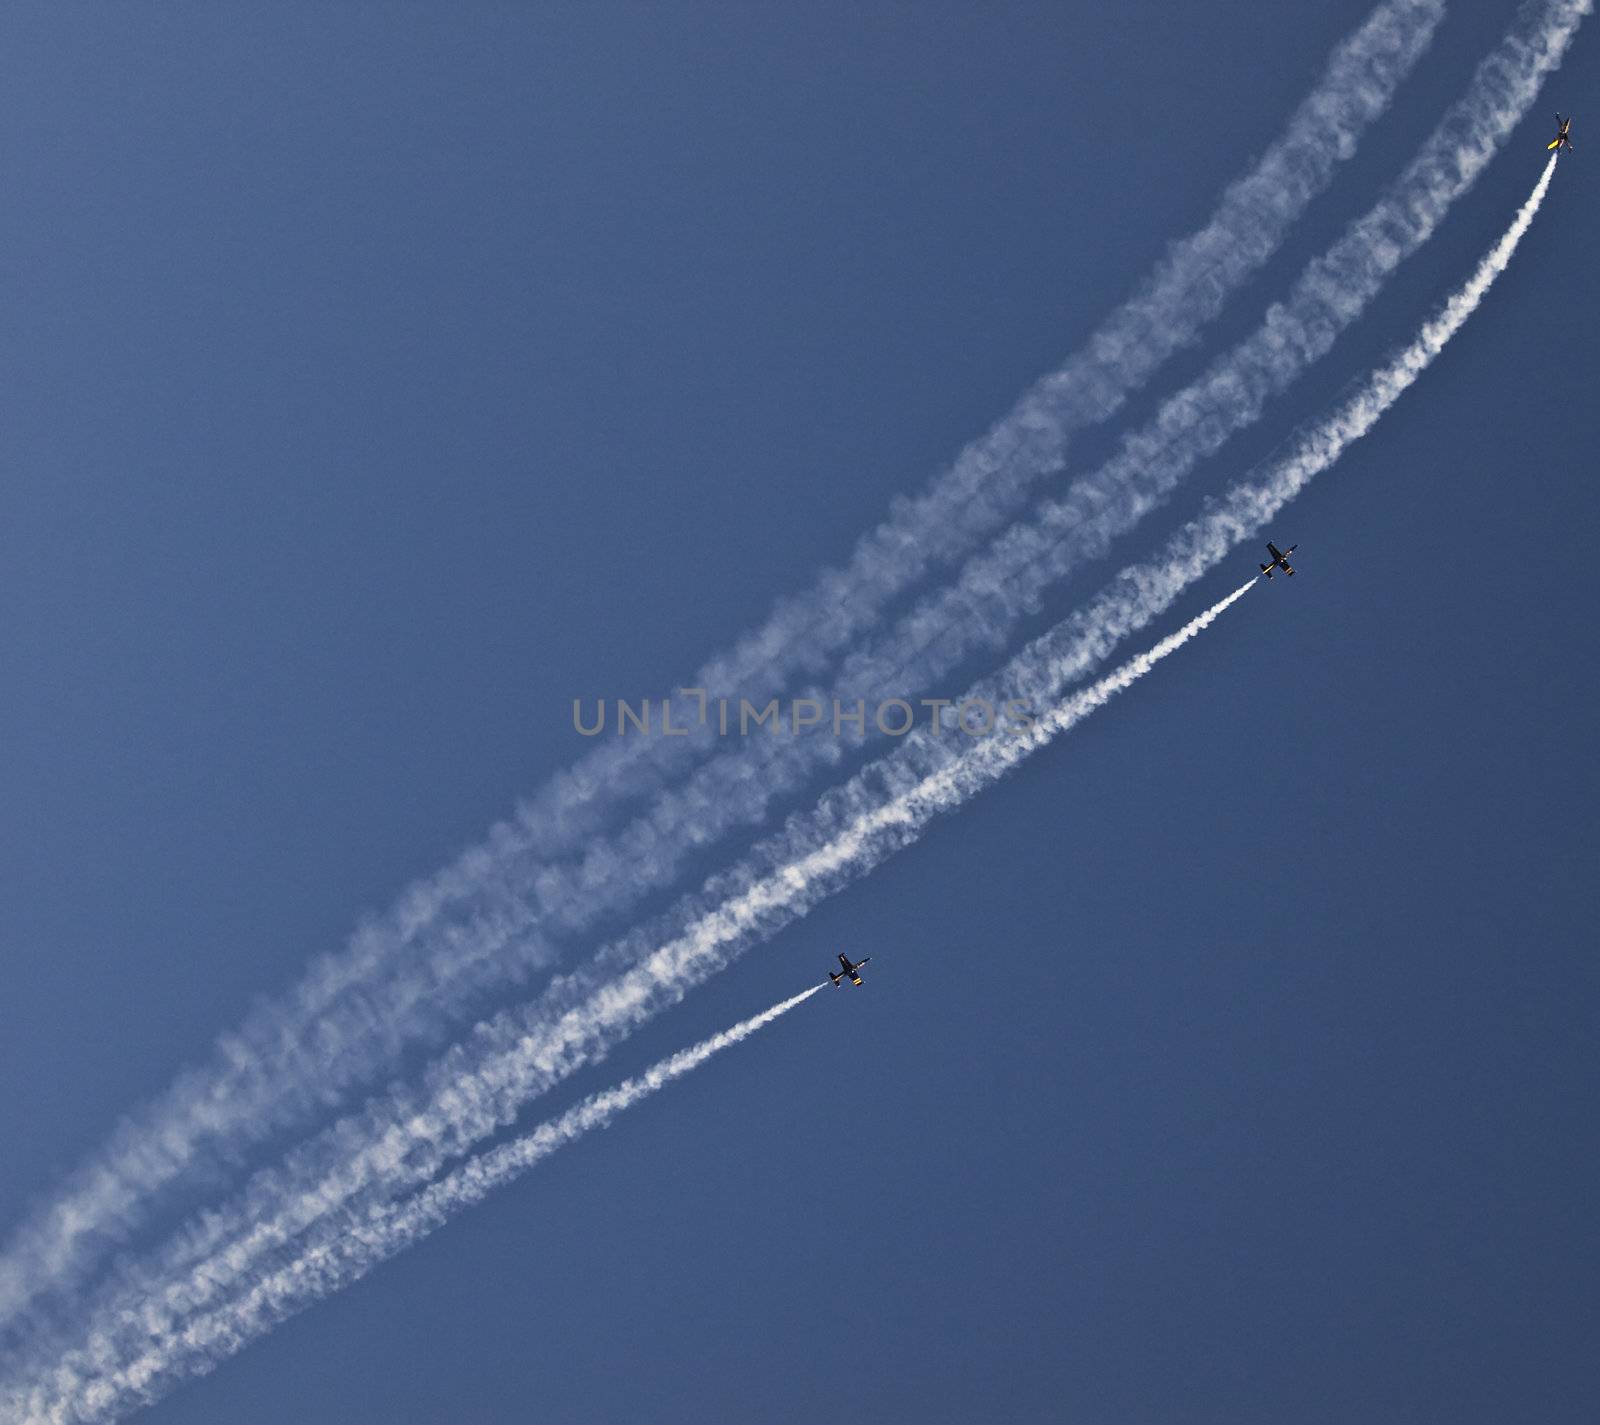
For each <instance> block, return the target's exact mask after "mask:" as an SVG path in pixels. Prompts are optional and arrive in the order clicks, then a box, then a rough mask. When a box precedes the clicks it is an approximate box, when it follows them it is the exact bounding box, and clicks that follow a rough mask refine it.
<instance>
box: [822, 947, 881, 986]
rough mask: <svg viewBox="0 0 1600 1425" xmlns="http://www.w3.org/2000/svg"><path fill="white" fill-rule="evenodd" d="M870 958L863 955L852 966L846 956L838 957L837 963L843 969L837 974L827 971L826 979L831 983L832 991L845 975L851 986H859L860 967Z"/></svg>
mask: <svg viewBox="0 0 1600 1425" xmlns="http://www.w3.org/2000/svg"><path fill="white" fill-rule="evenodd" d="M871 958H872V956H870V955H864V956H862V958H861V959H859V960H857V961H856V962H855V964H853V965H852V964H851V963H850V961H849V959H848V958H847V957H846V956H844V955H841V956H840V957H839V963H840V964H841V965H843V966H844V969H842V970H839V971H837V972H835V971H833V970H829V971H828V978H829V979H830V980H832V981H833V987H834V989H838V988H839V983H840V981H841V980H843V979H844V978H845V976H846V975H848V976H849V977H850V983H851V984H852V985H859V984H860V983H861V973H860V972H861V967H862V966H863V965H865V964H866V963H867V961H868V960H870V959H871Z"/></svg>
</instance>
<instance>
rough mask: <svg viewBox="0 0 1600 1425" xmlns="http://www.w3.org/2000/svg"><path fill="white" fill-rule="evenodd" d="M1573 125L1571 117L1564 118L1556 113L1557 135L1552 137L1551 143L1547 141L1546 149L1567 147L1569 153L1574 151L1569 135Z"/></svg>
mask: <svg viewBox="0 0 1600 1425" xmlns="http://www.w3.org/2000/svg"><path fill="white" fill-rule="evenodd" d="M1571 127H1572V120H1571V119H1563V118H1562V117H1561V115H1560V114H1557V115H1556V136H1555V137H1554V138H1553V139H1551V140H1550V142H1549V143H1547V144H1546V145H1545V148H1546V149H1552V148H1564V149H1566V151H1567V152H1568V153H1571V152H1572V140H1571V139H1569V138H1568V137H1567V130H1568V129H1570V128H1571Z"/></svg>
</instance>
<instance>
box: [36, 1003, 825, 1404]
mask: <svg viewBox="0 0 1600 1425" xmlns="http://www.w3.org/2000/svg"><path fill="white" fill-rule="evenodd" d="M826 988H827V981H823V982H822V983H821V984H818V985H813V986H812V987H811V988H810V989H808V990H802V991H801V992H800V993H799V994H797V995H791V996H790V997H789V998H788V999H786V1000H783V1001H781V1002H780V1003H778V1004H775V1005H773V1006H772V1007H771V1008H770V1009H765V1010H763V1011H762V1012H761V1013H760V1014H757V1015H752V1016H751V1017H750V1018H749V1019H746V1020H742V1021H741V1022H740V1023H738V1024H735V1025H733V1026H732V1027H731V1028H729V1029H724V1030H722V1031H721V1033H719V1034H713V1035H712V1036H711V1037H710V1038H709V1039H703V1040H701V1041H700V1043H698V1044H696V1045H694V1046H693V1047H691V1048H688V1049H683V1050H680V1051H679V1052H678V1053H676V1054H673V1055H671V1056H670V1057H668V1058H665V1059H662V1060H661V1061H659V1062H658V1063H656V1064H653V1065H652V1066H651V1067H650V1068H648V1069H646V1070H645V1071H644V1072H643V1073H642V1074H638V1075H635V1076H634V1077H633V1078H630V1079H624V1080H623V1081H622V1082H621V1083H620V1084H617V1085H616V1086H615V1087H613V1088H609V1089H605V1090H604V1091H602V1092H600V1093H595V1094H590V1095H589V1097H587V1098H585V1099H583V1100H582V1101H581V1102H580V1103H578V1104H576V1105H574V1106H573V1107H572V1108H570V1109H568V1110H567V1111H566V1112H565V1113H563V1114H561V1115H560V1116H558V1117H556V1118H553V1119H551V1120H550V1121H549V1122H547V1123H542V1124H540V1125H539V1127H537V1128H535V1129H534V1130H533V1131H532V1132H531V1133H526V1134H524V1135H522V1136H521V1137H520V1138H516V1139H514V1140H512V1141H511V1142H509V1143H504V1144H502V1145H501V1146H499V1147H498V1148H492V1149H490V1150H489V1151H488V1152H485V1153H480V1154H478V1156H476V1157H475V1158H471V1159H469V1160H468V1161H467V1162H465V1163H463V1164H461V1165H460V1166H459V1167H457V1168H455V1169H454V1170H452V1171H451V1172H450V1173H448V1174H447V1175H446V1176H445V1177H443V1178H441V1179H439V1180H438V1181H437V1182H433V1183H430V1184H429V1185H428V1186H427V1187H425V1188H422V1189H421V1190H420V1191H418V1192H416V1193H414V1194H412V1196H411V1197H409V1198H407V1199H405V1200H404V1201H402V1202H398V1203H377V1204H374V1205H373V1207H372V1208H371V1210H370V1211H368V1212H367V1213H366V1215H365V1216H364V1217H363V1218H362V1219H360V1220H359V1221H351V1222H349V1223H346V1224H345V1226H344V1227H343V1230H342V1231H341V1232H340V1234H339V1236H338V1238H337V1239H336V1240H334V1241H332V1242H330V1243H329V1244H327V1245H326V1246H325V1247H322V1248H319V1249H318V1250H317V1251H315V1252H310V1253H305V1254H302V1255H301V1256H299V1257H297V1258H295V1259H294V1260H293V1261H291V1262H288V1263H286V1264H285V1265H284V1266H283V1267H281V1268H280V1269H278V1270H277V1271H274V1272H272V1273H270V1274H269V1275H267V1276H265V1277H263V1278H262V1279H261V1280H260V1281H258V1282H256V1283H255V1284H254V1285H253V1286H252V1287H251V1289H250V1291H249V1292H248V1294H247V1295H246V1296H244V1297H243V1298H241V1299H240V1300H238V1301H234V1302H230V1303H229V1304H228V1305H227V1307H226V1309H225V1310H222V1311H216V1312H212V1313H209V1314H207V1315H206V1316H204V1317H202V1318H200V1319H198V1320H196V1321H192V1322H189V1323H188V1324H187V1325H185V1327H184V1329H183V1333H182V1339H181V1342H165V1341H164V1342H162V1343H160V1344H159V1345H158V1346H156V1347H153V1348H152V1349H151V1350H150V1351H148V1352H147V1353H146V1354H145V1355H144V1356H142V1357H140V1358H139V1359H138V1360H136V1361H132V1362H130V1363H129V1364H128V1365H127V1366H125V1367H123V1368H121V1369H119V1370H117V1371H116V1372H114V1373H113V1374H111V1375H110V1376H108V1377H106V1378H104V1379H101V1380H96V1381H95V1382H94V1383H93V1384H92V1385H91V1386H89V1387H88V1388H86V1389H85V1390H84V1392H83V1395H82V1401H81V1404H80V1403H77V1402H74V1403H73V1404H72V1405H71V1406H70V1407H68V1406H67V1405H66V1404H65V1403H64V1402H60V1401H57V1402H51V1403H46V1401H45V1400H44V1399H43V1397H42V1396H41V1397H38V1398H35V1399H34V1400H31V1401H28V1402H21V1401H13V1402H12V1407H13V1408H15V1409H16V1410H17V1411H19V1412H20V1413H19V1414H18V1416H17V1417H16V1418H17V1419H18V1420H19V1421H20V1422H23V1425H32V1422H46V1421H66V1420H80V1421H87V1420H103V1419H107V1418H111V1417H115V1416H117V1415H120V1414H123V1413H125V1412H126V1411H128V1410H132V1409H134V1408H136V1407H137V1406H139V1405H146V1404H149V1403H151V1402H152V1401H154V1400H155V1399H157V1398H158V1397H159V1396H161V1395H164V1394H165V1393H166V1392H167V1391H168V1390H170V1389H171V1388H172V1387H173V1386H174V1385H175V1384H176V1383H177V1382H178V1381H179V1380H181V1379H183V1378H184V1377H187V1376H194V1375H203V1374H205V1373H206V1372H208V1371H210V1370H212V1369H213V1368H215V1367H216V1366H218V1365H220V1364H221V1363H222V1361H224V1360H225V1359H227V1357H229V1356H232V1355H235V1354H237V1353H238V1352H239V1351H241V1350H242V1349H243V1348H244V1347H245V1346H247V1345H248V1344H249V1343H250V1342H251V1341H253V1340H255V1339H256V1338H257V1337H259V1336H263V1335H265V1334H266V1333H267V1332H268V1331H270V1330H271V1329H272V1328H273V1327H274V1326H276V1325H278V1323H279V1322H281V1321H285V1320H287V1319H288V1318H289V1317H290V1316H292V1315H294V1314H295V1313H296V1312H299V1311H303V1310H304V1309H305V1308H306V1307H308V1306H310V1305H311V1304H312V1303H313V1302H316V1301H319V1300H321V1299H322V1298H323V1297H325V1296H329V1295H331V1294H332V1293H333V1292H336V1291H340V1290H342V1289H343V1288H344V1287H347V1286H349V1285H350V1284H351V1283H352V1282H355V1281H358V1280H359V1279H360V1278H362V1277H364V1276H365V1275H366V1274H367V1273H368V1272H369V1271H371V1270H372V1269H373V1267H375V1266H377V1265H378V1264H379V1263H381V1262H385V1261H387V1260H388V1259H389V1258H390V1257H393V1256H396V1255H398V1254H399V1253H400V1252H403V1251H404V1250H405V1249H406V1248H407V1247H410V1246H412V1245H413V1244H415V1243H416V1242H419V1241H421V1240H422V1238H424V1237H426V1236H428V1235H429V1234H430V1233H432V1232H434V1231H436V1230H437V1229H438V1228H440V1227H442V1226H443V1225H444V1224H445V1223H446V1222H448V1221H449V1220H450V1219H451V1218H452V1217H455V1216H456V1215H457V1214H458V1213H460V1212H462V1211H464V1210H465V1209H466V1208H468V1207H472V1206H474V1205H475V1204H477V1203H479V1202H482V1201H483V1199H484V1198H486V1197H487V1196H488V1195H489V1194H490V1193H491V1192H493V1191H495V1190H496V1189H497V1188H501V1187H504V1186H505V1185H506V1184H507V1183H509V1182H511V1181H512V1180H513V1179H515V1178H518V1177H521V1176H522V1174H523V1173H525V1172H527V1171H528V1170H529V1169H530V1168H532V1167H534V1166H536V1165H537V1164H538V1163H540V1162H542V1161H543V1160H544V1159H545V1158H548V1157H549V1156H550V1155H551V1154H552V1153H554V1152H556V1151H558V1150H559V1149H561V1148H565V1147H567V1146H568V1145H569V1144H571V1143H574V1142H576V1141H577V1140H578V1139H579V1138H582V1137H583V1136H584V1135H585V1134H586V1133H589V1132H591V1131H592V1130H594V1129H596V1128H605V1127H608V1126H609V1125H610V1123H611V1121H612V1120H613V1119H614V1118H615V1117H616V1116H617V1115H618V1114H619V1113H621V1112H622V1111H623V1110H624V1109H628V1108H632V1107H633V1106H634V1105H635V1104H636V1103H638V1102H640V1101H641V1100H642V1099H646V1098H649V1097H650V1096H651V1095H652V1094H654V1093H656V1092H658V1091H659V1090H660V1089H663V1088H665V1087H666V1086H667V1085H668V1084H670V1083H672V1082H673V1081H674V1080H675V1079H681V1078H682V1077H683V1076H684V1075H685V1074H687V1073H690V1072H691V1071H692V1070H694V1069H698V1068H699V1067H700V1066H701V1065H702V1064H704V1063H705V1062H706V1061H707V1060H708V1059H710V1058H712V1057H713V1056H715V1055H717V1054H720V1053H721V1052H722V1051H723V1050H724V1049H727V1048H729V1047H731V1046H732V1045H734V1044H738V1043H740V1042H742V1041H743V1040H745V1039H748V1038H749V1037H750V1036H751V1035H752V1034H754V1033H756V1032H757V1031H758V1030H760V1029H764V1028H766V1026H767V1025H769V1024H771V1023H772V1022H773V1020H775V1019H778V1018H780V1017H782V1016H783V1015H785V1014H788V1013H789V1011H790V1010H792V1009H795V1008H796V1007H798V1006H799V1005H801V1004H804V1003H805V1001H806V1000H808V999H810V998H811V996H812V995H814V994H816V993H817V992H818V991H819V990H823V989H826ZM69 1408H70V1413H63V1411H64V1410H67V1409H69Z"/></svg>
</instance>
